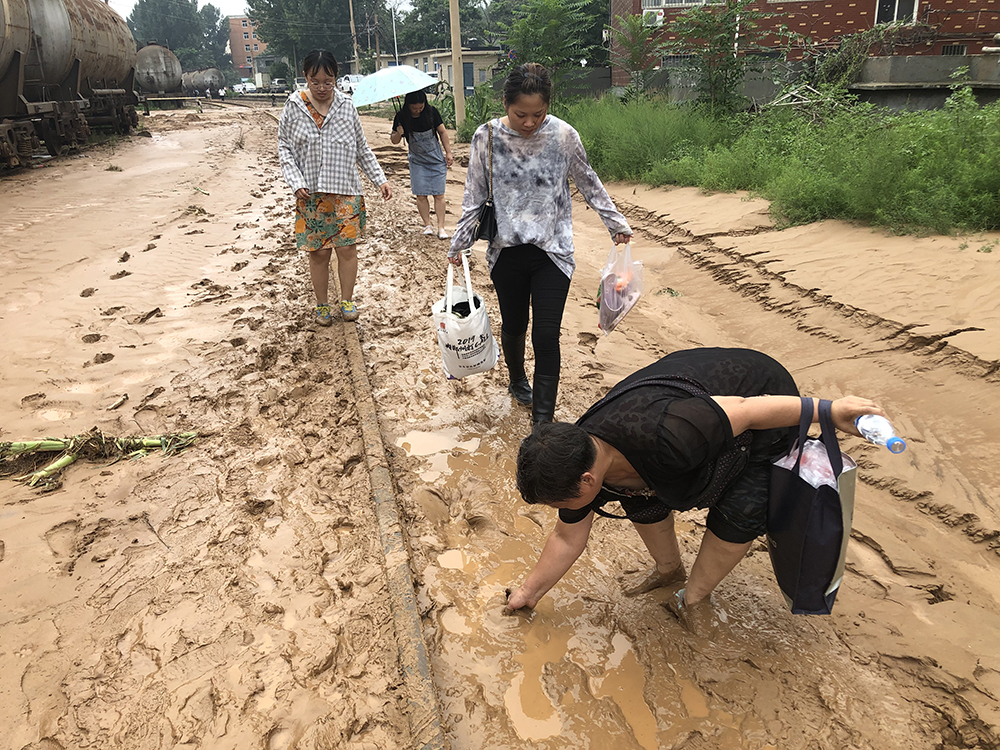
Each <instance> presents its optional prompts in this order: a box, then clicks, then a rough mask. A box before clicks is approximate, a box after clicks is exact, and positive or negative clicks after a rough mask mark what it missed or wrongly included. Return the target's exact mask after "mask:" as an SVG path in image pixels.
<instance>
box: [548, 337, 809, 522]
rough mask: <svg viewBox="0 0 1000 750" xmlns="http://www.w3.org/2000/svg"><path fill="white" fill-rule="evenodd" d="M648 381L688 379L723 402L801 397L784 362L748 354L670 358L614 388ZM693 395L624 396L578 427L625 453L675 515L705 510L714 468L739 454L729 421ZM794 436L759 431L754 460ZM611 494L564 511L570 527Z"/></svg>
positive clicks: (661, 391)
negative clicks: (703, 499) (702, 498)
mask: <svg viewBox="0 0 1000 750" xmlns="http://www.w3.org/2000/svg"><path fill="white" fill-rule="evenodd" d="M649 377H660V378H664V377H682V378H685V379H687V380H690V381H694V382H696V383H698V385H700V386H701V387H702V388H703V389H704V390H705V391H706V392H707V393H708V394H711V395H719V396H760V395H764V394H774V395H797V393H798V389H797V388H796V387H795V381H794V380H793V379H792V376H791V375H790V374H789V373H788V372H787V370H785V368H784V367H782V366H781V365H780V364H779V363H778V362H776V361H775V360H773V359H772V358H770V357H768V356H767V355H765V354H762V353H760V352H755V351H752V350H749V349H692V350H687V351H681V352H674V353H673V354H669V355H667V356H666V357H664V358H663V359H661V360H659V361H658V362H654V363H653V364H651V365H649V366H648V367H645V368H643V369H642V370H639V371H638V372H636V373H634V374H632V375H631V376H629V377H628V378H626V379H625V380H623V381H622V382H621V383H619V384H618V385H617V386H615V388H614V389H612V391H611V393H612V394H614V393H615V392H616V391H618V390H623V389H624V388H625V387H626V386H628V385H630V384H632V383H634V382H636V381H638V380H642V379H645V378H649ZM711 395H706V396H703V397H695V396H691V395H690V394H689V393H688V392H687V391H685V390H683V389H680V388H674V387H670V386H669V385H664V384H659V383H658V384H653V385H648V386H645V385H644V386H639V387H635V388H632V389H631V390H627V391H625V392H624V393H623V394H622V395H620V396H618V397H617V398H614V399H612V400H610V401H609V402H607V403H606V404H605V405H604V406H602V407H599V408H596V409H594V408H592V409H591V410H590V411H589V412H588V413H587V414H585V415H584V416H583V417H581V419H580V420H579V421H578V422H577V424H578V425H580V426H581V427H583V429H584V430H586V431H587V432H588V433H590V434H591V435H593V436H595V437H598V438H600V439H601V440H603V441H605V442H606V443H608V444H609V445H611V446H613V447H614V448H616V449H617V450H619V451H620V452H621V453H622V455H623V456H625V458H626V459H627V460H628V462H629V463H630V464H631V465H632V467H633V468H634V469H635V470H636V472H637V473H638V474H639V476H640V477H641V478H642V480H643V481H644V482H645V483H646V485H647V486H648V487H649V488H650V489H651V490H653V491H654V492H655V493H656V497H657V499H658V500H659V501H660V502H662V503H664V504H665V505H667V506H668V507H670V508H672V509H674V510H688V509H690V508H693V507H695V506H696V505H697V504H698V498H699V495H700V494H701V493H702V492H703V491H704V490H705V488H706V487H707V485H708V484H709V482H710V481H711V479H712V474H713V469H714V462H715V460H716V459H717V458H718V457H719V456H721V455H722V454H723V453H725V452H726V451H729V450H731V449H732V448H733V440H734V436H733V433H732V427H731V426H730V423H729V418H728V417H727V416H726V414H725V412H724V411H723V410H722V408H721V407H720V406H719V405H718V403H716V402H715V400H714V399H712V398H711ZM776 432H777V433H780V434H779V435H777V437H778V438H779V442H780V437H781V436H783V435H784V434H787V430H785V429H782V430H779V431H775V430H761V431H755V433H754V435H753V442H752V443H751V447H750V460H751V461H753V460H754V458H755V457H756V458H762V457H765V456H763V455H762V454H763V453H767V456H766V458H770V457H771V456H770V454H771V453H772V452H773V445H774V443H775V438H776V435H775V433H776ZM755 454H759V455H755ZM602 495H604V493H602V494H601V495H598V497H597V498H595V500H594V502H593V503H591V504H590V505H588V506H587V507H585V508H580V509H578V510H569V509H566V508H562V509H560V510H559V519H560V520H561V521H563V522H564V523H577V522H579V521H582V520H583V519H584V518H586V517H587V515H588V514H589V513H590V512H591V511H592V510H594V509H595V507H600V506H601V505H604V504H605V503H606V502H609V500H610V498H608V497H607V496H606V495H605V496H602Z"/></svg>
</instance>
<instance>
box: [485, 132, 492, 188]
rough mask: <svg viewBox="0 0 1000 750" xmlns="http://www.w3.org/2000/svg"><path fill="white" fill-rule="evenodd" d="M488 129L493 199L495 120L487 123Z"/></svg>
mask: <svg viewBox="0 0 1000 750" xmlns="http://www.w3.org/2000/svg"><path fill="white" fill-rule="evenodd" d="M486 129H487V131H488V132H489V134H490V197H489V200H491V201H492V200H493V120H490V121H489V122H488V123H486Z"/></svg>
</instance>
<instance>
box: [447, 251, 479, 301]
mask: <svg viewBox="0 0 1000 750" xmlns="http://www.w3.org/2000/svg"><path fill="white" fill-rule="evenodd" d="M462 270H463V271H465V291H466V292H468V293H469V310H470V311H471V310H472V309H474V308H475V297H474V296H473V294H472V274H470V273H469V256H468V255H466V254H465V253H462ZM445 283H446V284H447V287H446V289H445V293H444V296H445V311H446V312H447V313H448V314H449V315H451V308H452V300H453V295H452V289H454V286H453V284H454V283H455V266H454V265H453V264H451V263H449V264H448V280H447V281H446V282H445Z"/></svg>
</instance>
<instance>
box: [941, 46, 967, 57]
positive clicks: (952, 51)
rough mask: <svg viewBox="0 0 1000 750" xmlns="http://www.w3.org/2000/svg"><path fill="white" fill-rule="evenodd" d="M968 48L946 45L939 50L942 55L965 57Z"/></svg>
mask: <svg viewBox="0 0 1000 750" xmlns="http://www.w3.org/2000/svg"><path fill="white" fill-rule="evenodd" d="M968 53H969V47H968V45H966V44H946V45H944V46H943V47H942V48H941V54H942V55H967V54H968Z"/></svg>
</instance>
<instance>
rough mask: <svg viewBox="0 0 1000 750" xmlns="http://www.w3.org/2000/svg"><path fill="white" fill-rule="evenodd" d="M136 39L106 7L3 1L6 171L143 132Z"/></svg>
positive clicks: (0, 132) (97, 1)
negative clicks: (98, 133)
mask: <svg viewBox="0 0 1000 750" xmlns="http://www.w3.org/2000/svg"><path fill="white" fill-rule="evenodd" d="M134 64H135V40H134V39H133V38H132V32H131V31H130V30H129V28H128V26H127V25H126V23H125V21H124V19H122V17H121V16H119V15H118V14H117V13H115V12H114V11H113V10H111V8H110V7H108V6H107V5H105V4H104V3H103V2H102V1H101V0H3V2H0V166H3V165H6V166H11V167H13V166H17V165H18V164H20V163H21V162H22V161H24V160H27V159H28V158H30V156H31V154H32V152H33V151H35V150H36V149H38V148H39V147H40V145H41V144H42V143H44V144H45V148H46V150H47V151H48V152H49V153H50V154H52V155H53V156H55V155H57V154H59V153H62V151H63V150H65V149H67V148H72V147H75V146H78V145H80V144H82V143H83V142H84V141H85V140H86V138H87V136H88V135H89V134H90V128H91V127H102V128H111V129H113V130H114V131H115V132H118V133H123V134H124V133H128V132H129V131H130V130H131V129H132V128H133V127H135V126H136V125H138V122H139V120H138V116H137V115H136V111H135V104H136V103H137V100H136V95H135V92H134V91H133V88H134V75H135V71H134Z"/></svg>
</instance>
